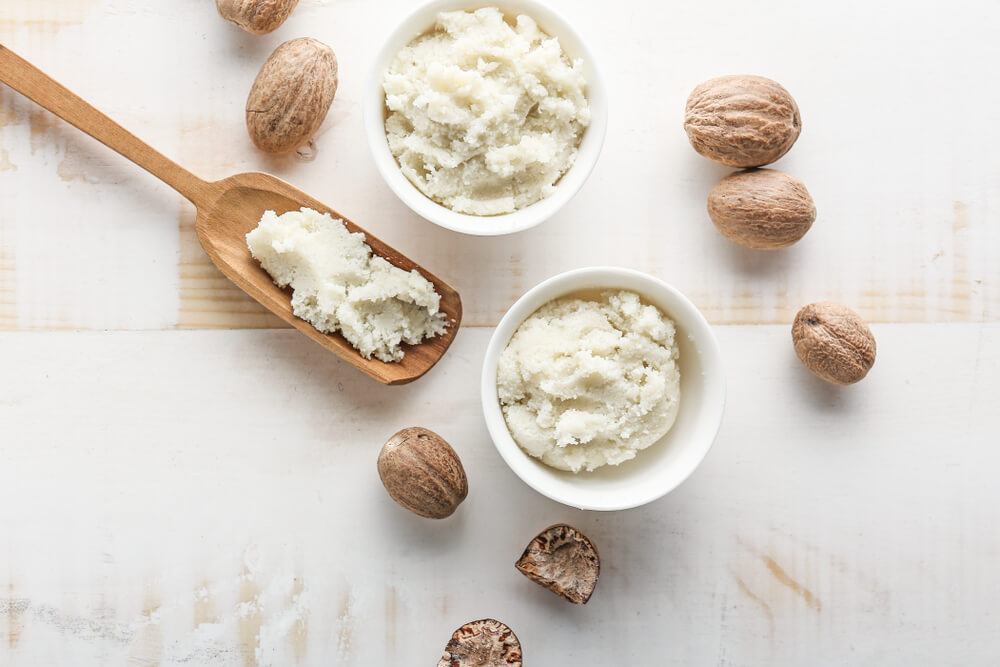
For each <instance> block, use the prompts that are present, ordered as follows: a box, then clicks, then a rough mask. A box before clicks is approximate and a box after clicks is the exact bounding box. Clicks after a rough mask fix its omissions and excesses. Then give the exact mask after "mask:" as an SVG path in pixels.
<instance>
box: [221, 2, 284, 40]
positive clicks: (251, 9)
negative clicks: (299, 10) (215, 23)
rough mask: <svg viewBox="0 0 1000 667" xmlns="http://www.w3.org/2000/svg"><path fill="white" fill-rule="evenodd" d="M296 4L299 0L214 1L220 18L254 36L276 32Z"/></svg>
mask: <svg viewBox="0 0 1000 667" xmlns="http://www.w3.org/2000/svg"><path fill="white" fill-rule="evenodd" d="M297 4H299V0H215V6H216V7H217V8H218V10H219V14H221V15H222V18H224V19H226V20H227V21H229V22H230V23H235V24H236V25H238V26H239V27H241V28H243V29H244V30H246V31H247V32H249V33H252V34H254V35H264V34H267V33H269V32H272V31H274V30H276V29H277V28H278V26H280V25H281V24H282V23H284V22H285V19H287V18H288V16H289V15H290V14H291V13H292V10H293V9H295V5H297Z"/></svg>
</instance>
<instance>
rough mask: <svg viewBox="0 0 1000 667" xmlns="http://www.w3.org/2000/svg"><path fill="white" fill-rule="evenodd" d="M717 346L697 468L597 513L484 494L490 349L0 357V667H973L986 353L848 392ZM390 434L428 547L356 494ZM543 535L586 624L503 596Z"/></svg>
mask: <svg viewBox="0 0 1000 667" xmlns="http://www.w3.org/2000/svg"><path fill="white" fill-rule="evenodd" d="M718 333H719V336H720V344H721V346H722V350H723V353H724V357H725V363H726V366H727V375H728V381H729V402H728V410H727V416H726V420H725V422H724V425H723V428H722V432H721V434H720V436H719V440H718V442H717V443H716V446H715V448H714V449H713V451H712V452H711V453H710V454H709V456H708V458H707V460H706V461H705V463H704V464H703V466H702V468H700V469H699V471H698V472H696V473H695V475H694V476H693V477H692V478H691V479H690V480H688V481H687V482H685V483H684V484H683V485H682V486H681V487H680V488H679V489H677V490H676V491H675V492H673V493H671V494H670V495H668V496H667V497H666V498H664V499H662V500H660V501H658V502H655V503H653V504H651V505H649V506H647V507H644V508H640V509H636V510H630V511H625V512H617V513H595V512H580V511H573V510H569V509H567V508H565V507H563V506H561V505H558V504H556V503H554V502H551V501H549V500H547V499H545V498H544V497H542V496H540V495H538V494H536V493H535V492H534V491H532V490H530V489H529V488H528V487H527V486H526V485H524V484H523V483H522V482H521V481H520V480H518V479H517V478H516V477H515V476H514V475H513V474H512V473H511V472H510V470H509V469H508V468H507V467H506V466H505V465H504V463H503V461H502V460H501V459H500V457H499V455H498V454H497V453H496V450H495V449H494V448H493V446H492V444H491V442H490V441H489V438H488V436H487V434H486V430H485V427H484V425H483V421H482V417H481V409H480V406H479V397H478V378H479V373H480V365H481V360H482V356H483V353H484V351H485V348H486V343H487V340H488V337H489V335H490V330H488V329H475V328H472V329H467V330H464V331H463V332H462V334H461V335H460V336H459V337H458V339H457V341H456V343H455V346H454V347H453V349H452V350H451V351H450V352H449V354H448V355H446V357H445V358H444V360H443V361H442V362H441V364H439V366H438V367H436V368H435V369H433V370H432V371H431V372H430V373H429V374H428V376H427V377H426V378H424V379H422V380H421V381H420V382H418V383H416V384H413V385H407V386H404V387H384V386H381V385H378V384H377V383H375V382H372V381H370V380H368V379H367V378H365V377H364V376H362V375H361V374H359V373H357V372H355V371H354V370H353V369H351V368H350V367H349V366H347V365H346V364H342V363H340V362H338V361H337V360H335V359H334V358H333V357H332V356H331V355H329V354H327V353H325V352H324V351H323V350H322V349H321V348H319V347H318V346H316V345H314V344H312V343H311V342H309V341H308V340H306V339H305V338H304V337H302V336H299V335H298V334H296V333H295V332H291V331H270V332H253V331H242V332H241V331H234V332H211V331H205V332H193V331H192V332H120V333H97V332H95V333H77V334H74V333H67V332H51V333H42V334H39V333H6V334H0V368H3V369H4V371H3V373H4V381H3V382H2V383H0V423H2V424H3V435H2V440H3V447H2V449H0V525H2V526H3V530H4V542H5V545H6V546H5V548H2V549H0V585H2V586H3V588H2V590H0V664H4V665H12V666H15V667H16V666H19V665H41V664H73V665H79V666H86V665H96V664H109V665H119V664H120V665H181V664H200V665H207V666H209V667H215V666H222V665H227V666H228V665H232V666H244V665H258V664H259V665H293V664H298V665H331V664H337V665H348V666H350V665H359V666H360V665H365V666H370V665H432V664H435V660H436V659H437V657H438V656H439V655H440V651H441V650H442V648H443V646H444V643H445V641H446V640H447V638H448V636H449V635H450V633H451V631H452V630H453V629H454V628H455V627H457V626H458V625H459V624H460V623H462V622H464V621H467V620H471V619H473V618H480V617H484V616H496V617H498V618H500V619H502V620H504V621H506V622H507V623H509V624H510V625H511V626H512V627H513V628H514V629H515V631H516V632H517V634H518V635H519V636H520V638H521V640H522V642H523V643H524V650H525V655H526V658H527V660H528V662H527V663H526V664H529V665H570V664H579V665H595V666H604V665H620V664H634V665H654V664H655V665H762V664H783V665H847V664H863V665H870V664H883V665H914V664H923V665H963V666H969V665H991V664H995V659H996V656H997V655H998V652H1000V643H998V639H997V638H998V636H1000V632H998V631H1000V620H998V617H997V614H996V610H995V607H996V599H997V597H998V596H1000V576H998V575H997V571H996V562H997V558H998V556H1000V530H998V528H1000V495H998V494H1000V491H998V486H997V484H996V479H995V477H996V470H997V467H998V466H1000V449H998V448H997V446H996V444H997V443H996V433H997V432H998V430H1000V414H998V413H997V411H996V410H995V409H993V408H994V406H995V405H996V401H997V399H998V398H1000V326H998V325H972V324H969V325H881V326H876V327H875V334H876V336H877V337H878V342H879V358H878V362H877V364H876V366H875V368H874V370H873V371H872V373H871V375H870V376H869V377H868V379H866V380H865V381H864V382H863V383H861V384H859V385H856V386H854V387H850V388H846V389H838V388H834V387H831V386H827V385H824V384H822V383H821V382H820V381H818V380H815V379H814V378H812V376H810V375H808V373H806V372H805V371H804V370H803V369H802V368H801V367H800V366H799V364H798V361H797V360H796V359H795V356H794V353H793V352H792V349H791V344H790V341H789V335H788V329H787V327H784V326H781V327H778V326H763V327H761V326H731V327H719V328H718ZM943 369H946V370H943ZM762 397H763V398H762ZM412 425H422V426H425V427H428V428H431V429H433V430H435V431H437V432H439V433H441V434H442V435H443V436H445V437H446V438H447V439H448V440H449V441H450V442H451V443H452V445H453V446H454V447H455V449H456V450H457V451H458V453H459V455H460V456H461V457H462V459H463V461H464V464H465V467H466V470H467V472H468V476H469V482H470V494H469V497H468V499H467V500H466V502H465V503H464V504H463V505H462V506H461V507H460V508H459V510H458V512H457V513H456V514H455V515H454V516H453V517H452V518H450V519H448V520H444V521H440V522H435V521H431V520H425V519H421V518H419V517H416V516H414V515H410V514H409V513H408V512H406V511H405V510H403V509H402V508H400V507H398V506H396V505H395V504H394V503H393V502H392V500H391V499H390V498H389V497H388V496H387V494H386V493H385V491H384V490H383V489H382V486H381V484H380V483H379V480H378V476H377V473H376V470H375V459H376V456H377V453H378V449H379V447H380V446H381V444H382V443H383V442H384V441H385V440H386V439H387V438H388V436H389V435H391V434H392V433H393V432H395V431H396V430H397V429H399V428H402V427H405V426H412ZM559 521H567V522H571V523H573V524H574V525H577V526H578V527H580V528H581V529H582V530H584V531H585V532H587V533H588V534H590V535H591V537H592V538H593V539H594V540H595V542H596V544H597V546H598V548H599V549H600V552H601V556H602V573H601V579H600V582H599V584H598V587H597V591H596V592H595V594H594V597H593V599H592V600H591V602H590V603H589V604H588V605H586V606H584V607H575V606H571V605H569V604H567V603H565V602H563V601H561V600H559V599H558V598H557V597H555V596H554V595H552V594H551V593H549V592H547V591H545V590H543V589H541V588H540V587H538V586H536V585H535V584H533V583H531V582H529V581H527V580H526V579H525V578H523V577H522V576H521V575H519V574H518V573H517V572H516V571H515V570H514V567H513V562H514V560H515V559H516V558H517V557H518V556H519V555H520V551H521V549H522V548H523V547H524V545H525V544H526V543H527V542H528V540H529V539H530V538H531V537H532V536H533V535H534V533H535V532H536V531H538V530H541V529H542V528H544V527H545V526H546V525H549V524H550V523H554V522H559Z"/></svg>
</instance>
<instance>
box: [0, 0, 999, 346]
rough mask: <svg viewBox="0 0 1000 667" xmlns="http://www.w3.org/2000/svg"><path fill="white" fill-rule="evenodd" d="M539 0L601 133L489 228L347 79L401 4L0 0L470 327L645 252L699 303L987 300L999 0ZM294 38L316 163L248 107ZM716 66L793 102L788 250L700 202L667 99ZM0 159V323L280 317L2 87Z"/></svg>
mask: <svg viewBox="0 0 1000 667" xmlns="http://www.w3.org/2000/svg"><path fill="white" fill-rule="evenodd" d="M551 4H552V5H553V6H554V7H555V8H556V9H558V10H561V11H562V12H564V13H565V14H567V15H568V16H569V18H570V19H571V20H572V21H573V23H574V24H575V25H576V26H577V27H578V28H579V30H580V32H581V33H582V34H583V35H584V36H586V37H587V38H588V39H589V40H590V41H591V43H592V46H593V50H594V52H595V54H597V57H598V58H599V59H600V66H601V67H602V69H603V71H604V72H605V75H606V77H607V79H608V83H609V87H610V93H611V96H612V99H611V123H610V127H609V131H608V137H607V143H606V146H605V149H604V153H603V155H602V157H601V160H600V162H599V163H598V166H597V169H596V170H595V172H594V174H593V176H592V178H591V180H590V181H589V183H588V184H587V185H586V186H585V188H584V190H583V191H582V192H581V193H580V194H579V195H578V196H577V197H576V199H575V200H574V201H573V202H572V203H571V204H570V205H569V206H568V207H567V208H566V209H565V210H564V211H563V212H562V213H561V214H560V215H559V216H557V217H556V218H555V219H553V220H551V221H549V222H548V223H546V224H544V225H543V226H541V227H539V228H537V229H535V230H532V231H530V232H526V233H523V234H519V235H515V236H512V237H507V238H499V239H483V238H470V237H463V236H460V235H456V234H453V233H450V232H447V231H445V230H441V229H439V228H437V227H434V226H433V225H431V224H429V223H427V222H424V221H422V220H420V219H418V218H416V217H415V216H414V215H413V214H412V213H410V212H409V211H408V210H407V209H406V208H405V207H404V206H403V205H402V204H401V203H399V202H398V201H397V200H396V199H395V198H394V197H393V195H392V194H391V193H390V192H389V190H388V189H387V188H386V186H385V185H384V184H383V183H382V182H381V181H380V179H379V177H378V175H377V174H376V172H375V169H374V165H373V163H372V160H371V158H370V156H369V154H368V149H367V146H366V145H365V142H364V137H363V132H362V128H361V115H360V114H361V110H360V103H359V100H360V91H361V88H362V82H363V80H364V77H365V76H367V69H368V65H369V63H370V62H371V60H372V57H373V55H374V53H375V50H376V49H377V48H378V46H379V44H380V42H381V39H382V37H383V36H384V35H386V34H387V33H388V31H389V30H390V29H391V24H392V23H393V22H394V21H395V20H397V18H399V17H401V16H402V15H403V13H404V12H405V11H406V10H407V8H408V7H410V6H412V3H411V2H410V1H409V0H382V1H379V2H374V1H372V0H337V1H334V0H302V1H301V3H300V6H299V8H298V9H297V10H296V11H295V13H294V14H293V15H292V17H291V19H290V20H289V21H288V22H287V24H286V25H284V26H282V27H281V28H280V29H279V30H278V31H277V32H275V33H273V34H271V35H267V36H262V37H255V36H251V35H246V34H243V33H241V32H240V31H239V30H238V29H237V28H235V27H233V26H230V25H228V24H226V23H225V22H223V21H222V20H221V19H220V18H219V17H218V16H216V12H215V8H214V7H213V6H212V3H211V2H210V1H208V0H175V1H173V2H161V1H155V0H4V1H3V2H2V3H0V41H2V42H3V43H4V44H6V45H8V46H10V47H11V48H13V49H15V50H16V51H18V52H19V53H21V54H22V55H23V56H25V57H27V58H28V59H29V60H31V61H33V62H35V63H37V64H38V65H39V66H41V67H42V68H43V69H45V70H47V71H48V72H50V73H51V74H52V75H53V76H55V77H56V78H57V79H59V80H61V81H62V82H64V83H66V84H67V85H69V86H70V87H71V88H73V89H75V90H76V91H78V92H79V93H80V94H81V95H83V96H84V97H85V98H87V99H89V100H91V101H93V102H94V103H95V104H96V105H97V106H98V107H100V108H102V109H104V110H105V111H107V112H108V113H110V114H111V115H112V116H113V117H114V118H116V119H118V120H119V121H121V122H122V123H123V124H124V125H125V126H126V127H127V128H129V129H131V130H133V131H134V132H136V133H137V134H138V135H140V136H141V137H144V138H145V139H147V140H148V141H149V142H151V143H152V144H153V145H154V146H156V147H157V148H159V149H161V150H163V151H164V152H166V153H167V154H168V155H170V156H171V157H174V158H175V159H177V160H179V161H180V162H181V163H183V164H185V165H187V166H188V167H190V168H191V169H193V170H195V171H196V172H197V173H199V174H201V175H203V176H205V177H210V178H215V177H222V176H225V175H228V174H230V173H232V172H237V171H242V170H250V169H263V170H266V171H271V172H274V173H276V174H278V175H279V176H282V177H284V178H286V179H288V180H290V181H291V182H293V183H294V184H296V185H298V186H301V187H302V188H303V189H305V190H307V191H309V192H310V193H313V194H315V195H316V196H317V197H318V198H320V199H321V200H323V201H326V202H328V203H329V204H331V205H332V206H334V207H336V208H338V209H340V210H341V211H342V212H343V213H344V214H345V215H348V216H350V217H352V218H354V219H356V220H357V221H358V222H359V223H360V224H362V225H363V226H366V227H368V228H370V229H371V230H372V232H374V233H377V234H378V235H379V236H381V237H382V238H384V239H386V240H387V241H389V242H391V243H393V244H394V245H397V246H398V247H399V248H400V249H401V250H403V251H404V252H406V253H407V254H409V255H411V256H412V257H414V258H416V259H417V260H419V261H420V262H422V263H424V264H426V265H427V266H429V267H432V268H433V269H434V270H435V272H437V273H438V274H439V275H441V276H442V277H444V278H445V279H447V280H448V281H449V282H451V283H452V284H454V285H455V286H456V287H457V288H458V289H459V290H460V291H461V293H462V294H463V296H464V297H465V305H466V323H467V324H470V325H477V324H478V325H484V324H485V325H490V324H495V323H496V321H497V320H498V319H499V317H500V315H501V314H502V312H503V311H504V310H505V309H506V308H507V307H508V306H509V305H510V304H511V303H512V302H513V301H514V300H515V299H516V298H517V297H518V296H519V295H520V294H522V293H523V292H524V291H525V290H526V289H527V288H529V287H530V286H531V285H533V284H535V283H537V282H539V281H540V280H541V279H543V278H545V277H548V276H550V275H552V274H554V273H557V272H559V271H562V270H565V269H569V268H573V267H578V266H585V265H592V264H617V265H623V266H628V267H632V268H637V269H641V270H645V271H648V272H651V273H654V274H655V275H658V276H660V277H662V278H664V279H666V280H667V281H669V282H671V283H674V284H675V285H677V286H678V287H679V288H680V289H681V290H682V291H684V292H686V293H687V294H689V295H690V296H691V297H692V298H693V299H694V300H695V302H696V303H697V304H698V305H699V306H700V307H701V308H702V309H703V310H704V311H705V312H706V313H707V315H708V316H709V318H710V319H711V320H712V321H714V322H718V323H724V322H787V321H789V320H790V318H791V316H792V314H793V313H794V312H795V311H796V310H797V309H798V308H799V307H800V306H801V305H803V304H804V303H807V302H809V301H813V300H817V299H819V298H831V299H837V300H842V301H845V302H847V303H848V304H850V305H852V306H854V307H856V308H857V309H858V310H859V311H861V312H862V313H863V314H864V315H865V316H867V317H869V318H870V319H872V320H875V321H918V322H919V321H972V322H976V321H997V320H998V319H1000V287H998V286H1000V225H997V224H995V223H996V218H997V215H998V213H997V211H1000V153H998V152H997V151H996V150H994V149H993V147H995V146H997V145H998V144H1000V134H998V133H1000V130H998V128H1000V87H998V86H996V85H994V81H995V78H996V77H995V72H994V69H995V63H996V62H998V61H1000V41H998V40H996V39H995V36H996V34H997V33H998V32H1000V11H997V7H996V3H995V1H994V0H955V1H954V2H950V3H948V5H947V6H946V7H944V6H942V5H941V4H940V3H933V2H902V0H893V1H892V2H877V3H872V2H868V1H867V0H842V1H841V2H835V3H799V2H790V1H787V0H781V1H780V2H770V3H766V4H761V3H748V2H742V1H740V0H718V1H716V2H711V3H698V2H692V3H682V4H678V3H652V2H636V1H633V2H625V3H618V4H615V5H613V6H608V5H607V4H603V3H597V2H592V1H588V2H583V1H581V0H576V1H573V0H551ZM301 35H312V36H315V37H318V38H320V39H322V40H324V41H326V42H328V43H329V44H331V45H332V46H333V47H334V49H335V50H336V52H337V54H338V56H339V59H340V68H341V70H340V71H341V77H340V80H341V84H340V89H339V92H338V94H337V99H336V101H335V102H334V105H333V109H332V111H331V114H330V117H329V120H328V122H327V123H326V125H325V127H324V129H323V130H322V132H321V134H320V136H319V137H318V140H317V147H318V155H317V157H316V159H315V160H314V161H313V162H310V163H306V162H301V161H298V160H296V159H295V158H280V159H274V158H269V157H267V156H264V155H262V154H261V153H259V152H256V151H255V150H253V148H252V147H251V144H250V142H249V140H248V138H247V137H246V132H245V128H244V123H243V105H244V102H245V98H246V94H247V91H248V90H249V87H250V83H251V82H252V80H253V77H254V75H255V73H256V71H257V68H258V67H259V66H260V64H261V63H262V62H263V60H264V59H265V57H266V56H267V54H268V53H269V52H270V50H271V49H272V48H273V47H274V46H276V45H277V44H278V43H280V42H281V41H283V40H285V39H289V38H291V37H296V36H301ZM734 72H751V73H759V74H763V75H768V76H771V77H773V78H775V79H777V80H779V81H780V82H782V83H783V84H785V85H786V86H787V87H788V88H789V90H791V91H792V93H793V94H794V95H795V97H796V98H797V99H798V102H799V105H800V106H801V108H802V114H803V121H804V130H803V134H802V137H801V139H800V140H799V142H798V144H797V145H796V146H795V148H794V149H793V150H792V151H791V153H790V154H789V155H788V156H787V157H786V158H784V159H783V160H781V161H780V162H779V163H778V165H777V166H778V167H779V168H781V169H784V170H787V171H789V172H790V173H792V174H794V175H796V176H798V177H800V178H801V179H802V180H803V181H804V182H805V183H806V184H807V186H808V187H809V188H810V190H811V192H812V193H813V195H814V197H815V199H816V202H817V206H818V208H819V212H820V215H819V220H818V221H817V223H816V225H815V227H814V229H813V230H812V231H811V232H810V233H809V235H808V236H807V237H806V239H805V240H804V241H803V242H802V243H801V244H799V245H798V246H797V247H794V248H792V249H789V250H785V251H781V252H777V253H760V252H754V251H749V250H743V249H741V248H739V247H737V246H734V245H732V244H730V243H729V242H728V241H726V240H725V239H723V238H722V237H721V236H720V235H719V234H717V233H716V231H715V230H714V229H713V227H712V225H711V223H710V222H709V220H708V218H707V215H706V213H705V210H704V209H705V199H706V196H707V193H708V191H709V189H710V188H711V186H712V184H713V183H714V182H715V181H716V180H717V179H718V178H720V177H721V176H722V175H724V174H725V173H726V172H727V170H726V169H725V168H722V167H718V166H715V165H713V164H712V163H710V162H708V161H707V160H704V159H703V158H700V157H699V156H697V155H696V154H695V153H694V151H693V150H692V149H691V148H690V147H689V146H688V144H687V140H686V137H685V136H684V132H683V130H682V129H681V121H682V115H683V108H684V102H685V99H686V97H687V94H688V92H689V91H690V90H691V89H692V88H693V87H694V86H695V85H696V84H697V83H698V82H700V81H701V80H703V79H705V78H708V77H711V76H715V75H719V74H726V73H734ZM0 170H2V171H0V207H2V215H0V251H2V252H0V326H2V327H4V328H8V329H11V328H13V329H29V328H30V329H34V328H67V327H68V328H93V329H103V328H113V329H122V328H124V329H157V328H165V327H166V328H169V327H174V326H185V327H201V326H211V327H220V326H273V325H274V322H275V321H274V320H273V319H272V318H269V317H267V316H266V315H263V314H262V313H261V311H260V309H259V308H256V307H255V306H254V305H253V304H251V303H249V302H248V300H247V299H246V298H244V297H242V296H241V295H240V294H239V293H238V292H237V291H236V290H235V289H233V288H231V287H229V286H228V284H227V283H226V282H225V280H224V279H222V278H221V277H220V276H219V275H218V273H217V272H215V271H214V269H212V268H211V267H210V265H208V264H207V260H206V259H205V257H204V255H203V254H202V253H201V251H200V249H199V248H198V247H197V243H196V241H195V240H194V230H193V225H192V211H191V209H190V207H189V206H188V205H187V204H186V203H185V202H183V201H181V200H180V199H179V198H178V197H176V196H175V195H174V194H173V193H171V192H170V191H169V190H168V189H167V188H165V187H163V186H161V185H159V184H157V183H156V182H154V181H153V180H152V179H151V178H150V177H148V176H147V175H145V174H143V173H142V172H141V171H139V170H138V169H136V168H134V167H132V166H131V165H128V164H127V163H125V162H124V161H123V160H121V159H119V158H118V157H117V156H115V155H113V154H111V153H110V152H109V151H107V150H105V149H104V148H102V147H100V146H98V145H96V144H95V143H94V142H93V141H91V140H90V139H88V138H86V137H83V136H82V135H80V134H79V133H77V132H76V131H74V130H72V129H71V128H69V127H67V126H65V125H63V124H61V123H58V122H56V121H54V120H53V119H51V118H50V117H49V116H47V115H46V114H45V113H44V112H41V111H38V110H37V109H35V108H34V107H33V106H32V105H31V104H30V103H28V102H27V101H25V100H23V99H21V98H19V97H16V96H15V95H13V94H12V93H11V92H10V91H8V90H0ZM81 269H86V270H85V271H81ZM81 276H82V277H81ZM94 294H99V295H100V297H99V299H98V298H96V297H94V296H92V295H94Z"/></svg>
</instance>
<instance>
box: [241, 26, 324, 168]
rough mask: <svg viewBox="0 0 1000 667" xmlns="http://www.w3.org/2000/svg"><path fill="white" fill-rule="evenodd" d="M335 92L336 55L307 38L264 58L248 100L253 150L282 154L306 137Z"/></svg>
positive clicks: (247, 111) (292, 40)
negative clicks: (264, 60)
mask: <svg viewBox="0 0 1000 667" xmlns="http://www.w3.org/2000/svg"><path fill="white" fill-rule="evenodd" d="M336 92H337V56H336V55H334V53H333V49H331V48H330V47H329V46H327V45H326V44H324V43H323V42H320V41H319V40H315V39H312V38H310V37H299V38H298V39H291V40H289V41H287V42H285V43H284V44H282V45H280V46H279V47H278V48H277V49H275V50H274V53H272V54H271V55H270V57H268V59H267V61H266V62H265V63H264V66H263V67H261V69H260V72H258V73H257V78H256V79H255V80H254V82H253V87H252V88H251V89H250V96H249V97H248V98H247V107H246V121H247V131H248V132H249V133H250V138H251V139H253V142H254V144H255V145H256V146H257V148H259V149H261V150H263V151H267V152H268V153H286V152H289V151H293V150H295V149H296V148H299V147H300V146H302V145H304V144H305V143H307V142H308V141H309V139H310V138H311V137H312V135H313V134H315V133H316V130H318V129H319V126H320V125H322V124H323V119H324V118H326V113H327V111H329V110H330V105H331V104H332V103H333V96H334V95H335V94H336Z"/></svg>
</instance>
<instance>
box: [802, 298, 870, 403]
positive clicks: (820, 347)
mask: <svg viewBox="0 0 1000 667" xmlns="http://www.w3.org/2000/svg"><path fill="white" fill-rule="evenodd" d="M792 342H793V343H794V344H795V354H797V355H798V356H799V359H800V360H801V361H802V363H803V365H804V366H805V367H806V368H808V369H809V370H810V371H812V372H813V374H814V375H816V376H817V377H820V378H822V379H824V380H826V381H827V382H832V383H833V384H840V385H848V384H854V383H855V382H857V381H858V380H860V379H862V378H863V377H865V375H867V374H868V371H869V370H871V367H872V365H873V364H874V363H875V337H874V336H873V335H872V332H871V330H870V329H869V328H868V325H867V324H865V321H864V320H863V319H861V316H860V315H858V314H857V313H855V312H854V311H853V310H851V309H850V308H848V307H847V306H842V305H841V304H839V303H831V302H829V301H821V302H819V303H811V304H809V305H808V306H806V307H805V308H803V309H802V310H800V311H799V313H798V315H796V316H795V322H794V323H793V324H792Z"/></svg>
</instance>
